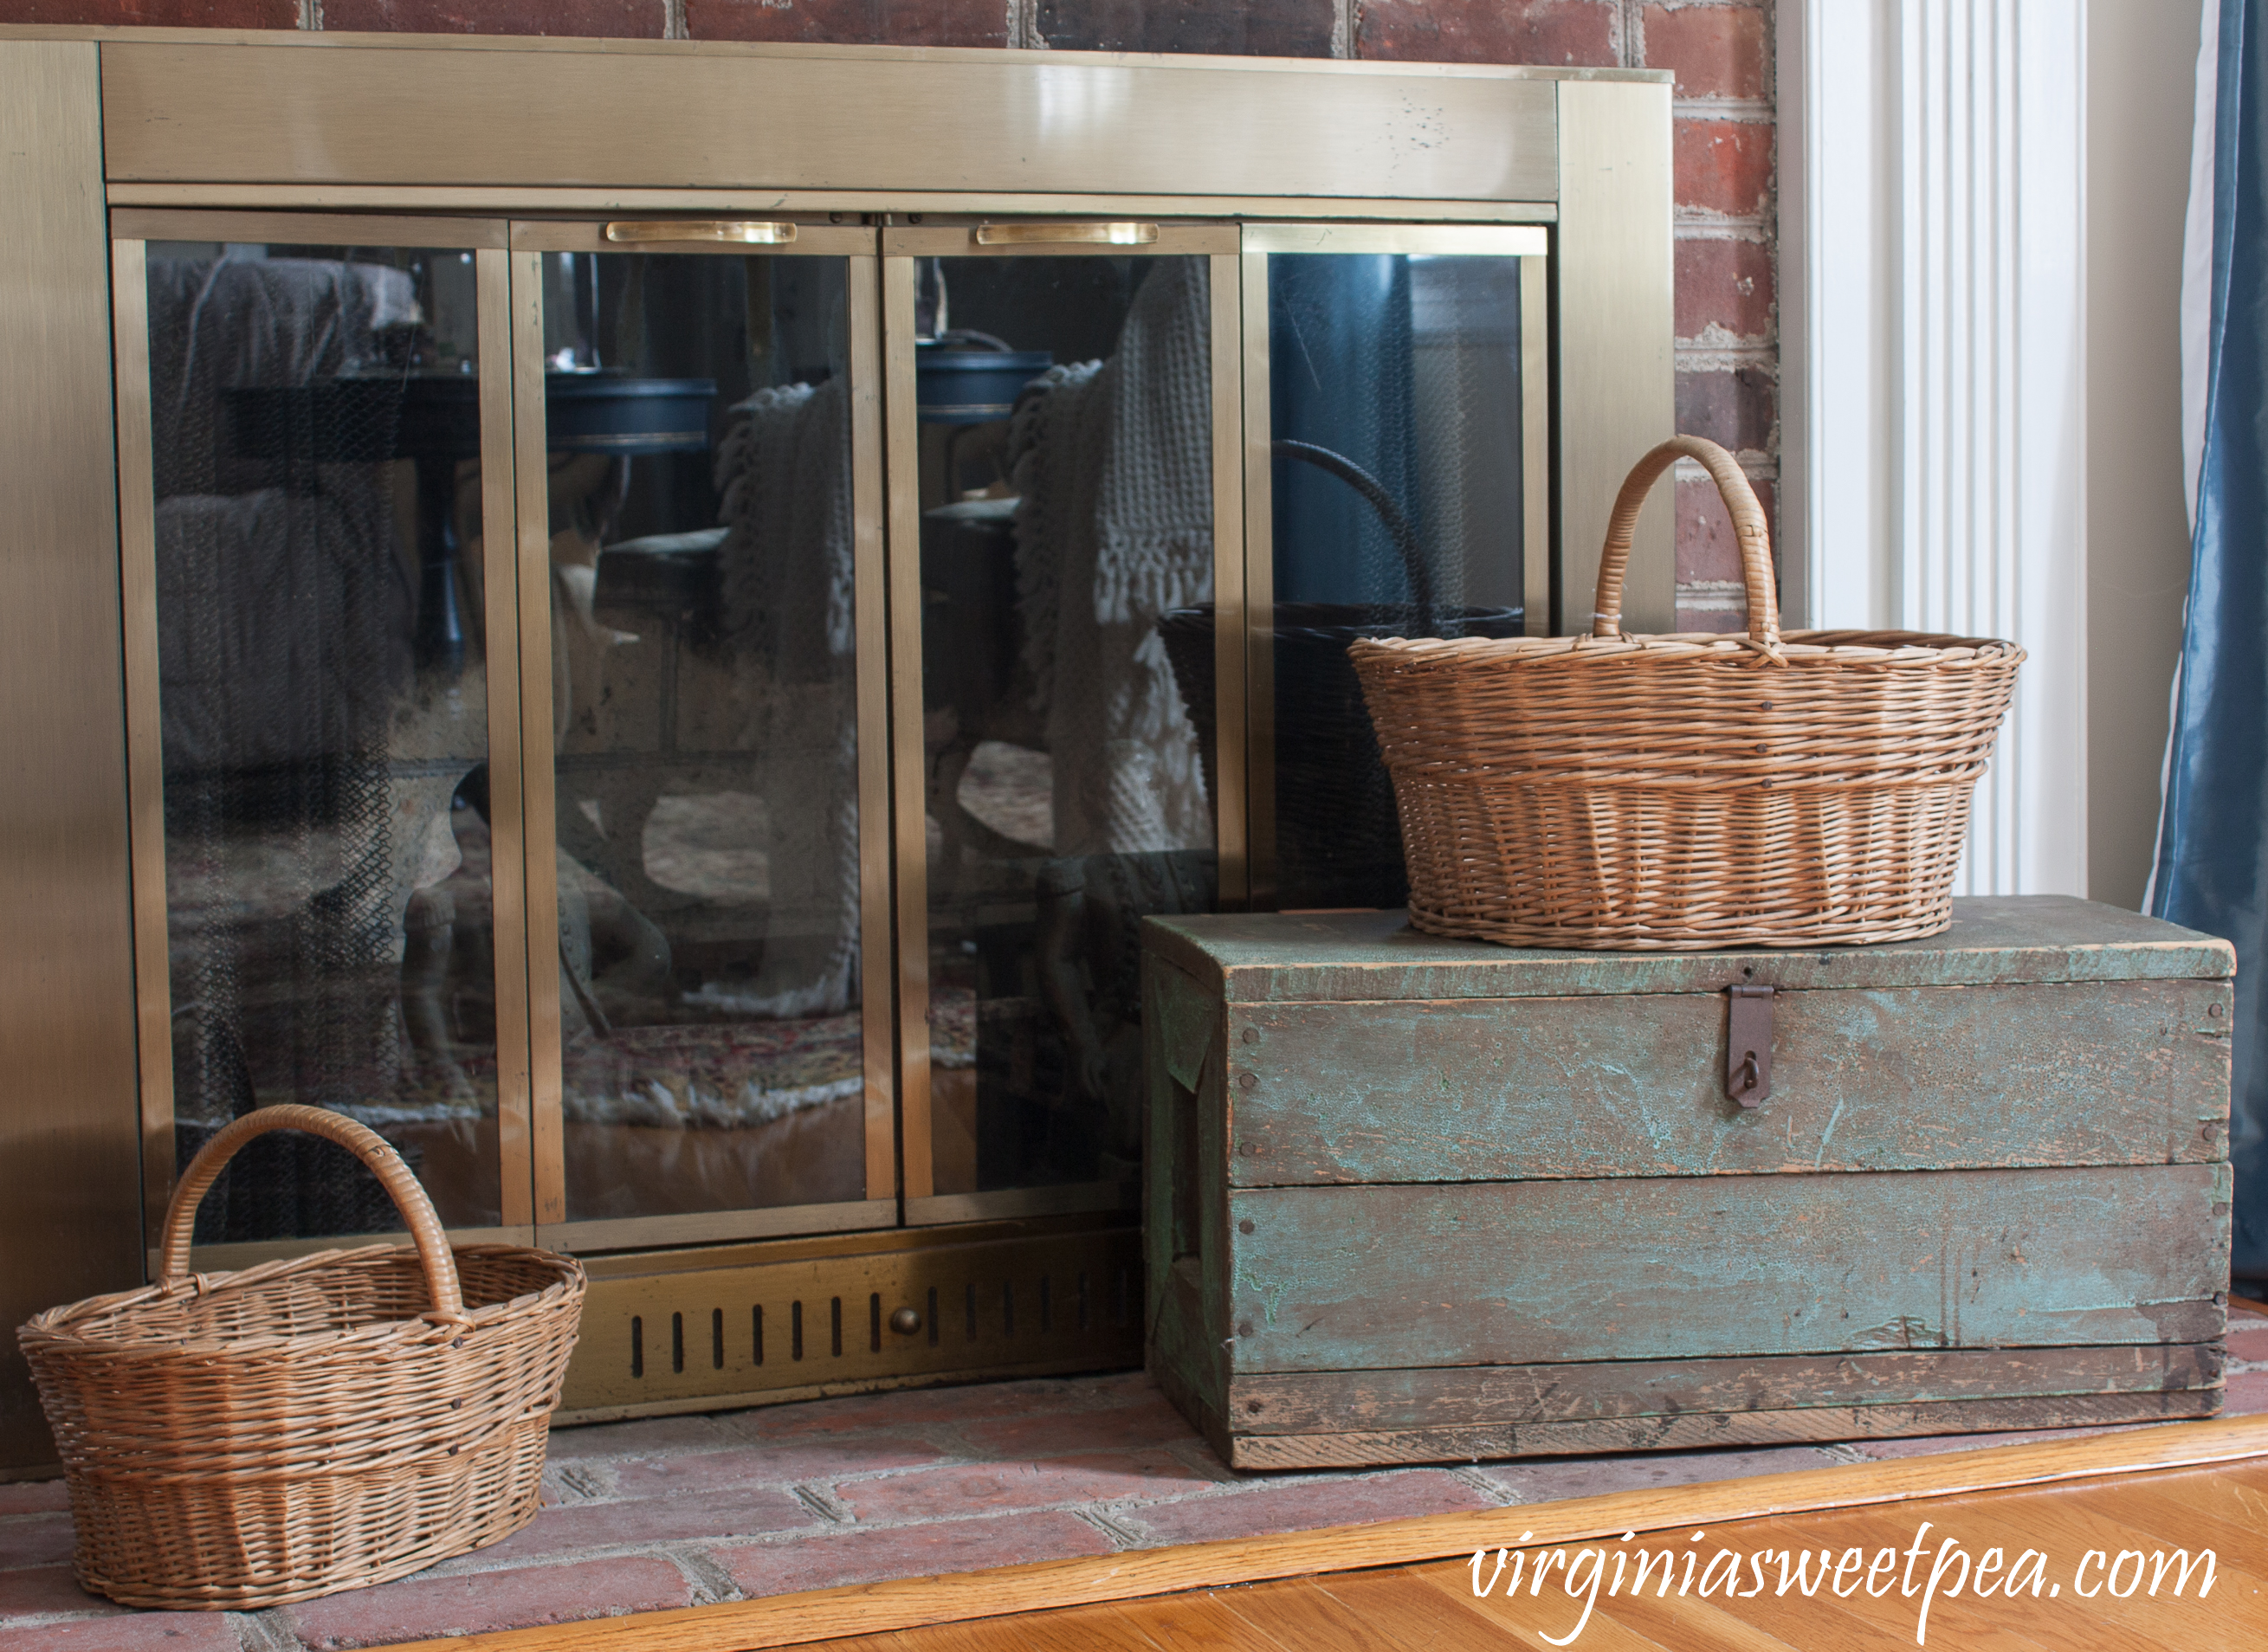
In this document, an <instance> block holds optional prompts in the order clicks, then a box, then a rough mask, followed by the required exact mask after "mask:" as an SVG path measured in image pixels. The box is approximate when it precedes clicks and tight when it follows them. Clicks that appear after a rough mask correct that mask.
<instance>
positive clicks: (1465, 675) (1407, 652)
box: [1350, 436, 2024, 951]
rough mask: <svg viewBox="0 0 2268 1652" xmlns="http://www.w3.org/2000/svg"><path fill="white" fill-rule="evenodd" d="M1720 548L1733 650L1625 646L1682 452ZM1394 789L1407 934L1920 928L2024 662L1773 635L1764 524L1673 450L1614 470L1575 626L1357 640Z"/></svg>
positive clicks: (1961, 651)
mask: <svg viewBox="0 0 2268 1652" xmlns="http://www.w3.org/2000/svg"><path fill="white" fill-rule="evenodd" d="M1681 455H1683V456H1688V457H1690V458H1693V459H1698V460H1700V462H1701V463H1702V464H1703V465H1704V466H1706V467H1707V469H1708V471H1709V474H1710V475H1711V476H1712V478H1714V479H1715V481H1716V483H1717V488H1718V490H1719V493H1721V494H1722V495H1723V496H1724V499H1725V503H1726V507H1727V510H1730V512H1731V513H1732V518H1733V525H1734V531H1735V532H1736V534H1737V536H1738V539H1739V541H1740V547H1741V567H1742V575H1743V576H1744V578H1745V580H1746V582H1747V586H1748V621H1749V628H1748V631H1747V633H1746V635H1738V636H1721V635H1700V634H1697V635H1671V636H1631V635H1626V634H1624V632H1623V630H1622V624H1621V621H1622V591H1623V575H1624V569H1626V568H1627V566H1628V565H1629V562H1630V550H1631V538H1632V536H1633V533H1634V532H1635V530H1636V527H1637V524H1638V510H1639V508H1640V507H1641V506H1642V505H1643V504H1644V503H1645V502H1646V494H1647V492H1648V491H1649V490H1650V489H1651V488H1652V487H1653V484H1654V482H1655V481H1657V480H1659V479H1660V477H1661V474H1662V473H1663V472H1665V471H1667V470H1668V468H1669V467H1670V466H1672V465H1673V464H1674V463H1675V461H1676V460H1677V459H1678V458H1679V457H1680V456H1681ZM1350 653H1351V656H1352V657H1353V660H1354V664H1355V670H1356V672H1358V673H1359V675H1360V677H1361V679H1362V685H1363V694H1364V697H1365V699H1366V701H1367V703H1368V705H1369V707H1370V713H1371V716H1372V719H1373V722H1374V723H1376V725H1377V729H1378V743H1379V746H1380V749H1381V751H1382V752H1383V753H1384V754H1385V757H1386V763H1387V767H1388V770H1389V771H1391V773H1392V774H1393V776H1394V789H1395V801H1396V803H1397V804H1398V805H1399V807H1400V811H1401V816H1402V841H1403V854H1404V855H1405V857H1406V859H1407V861H1408V863H1409V868H1410V921H1411V922H1412V923H1413V924H1414V925H1415V926H1416V927H1417V928H1418V929H1424V930H1427V931H1429V932H1431V933H1432V934H1435V935H1448V936H1475V937H1478V938H1481V939H1484V940H1490V941H1500V942H1504V943H1508V944H1512V945H1517V946H1553V947H1591V948H1600V949H1614V950H1646V949H1661V950H1687V951H1690V950H1697V949H1701V948H1705V947H1714V946H1730V945H1734V944H1740V945H1749V946H1815V945H1819V944H1821V943H1875V942H1883V941H1904V940H1911V939H1912V938H1914V937H1916V936H1925V935H1934V934H1937V933H1938V932H1939V931H1940V930H1942V929H1945V928H1946V927H1947V925H1948V924H1949V923H1950V922H1951V921H1952V907H1951V903H1950V899H1949V897H1950V892H1951V888H1952V884H1953V877H1954V872H1955V869H1956V867H1957V865H1958V863H1959V861H1960V858H1961V850H1962V841H1963V839H1964V838H1965V836H1966V834H1967V832H1968V826H1969V799H1970V792H1971V791H1972V790H1973V789H1975V787H1976V784H1977V777H1978V776H1979V775H1982V774H1983V773H1984V772H1985V762H1986V760H1988V759H1989V758H1990V757H1991V756H1992V742H1993V738H1994V737H1995V735H1996V734H1997V733H1998V731H1999V726H2000V720H2001V717H2002V716H2003V714H2004V713H2005V712H2006V711H2007V706H2008V696H2009V694H2011V692H2012V691H2013V690H2014V687H2015V680H2016V667H2017V666H2018V665H2019V664H2021V662H2022V660H2023V657H2024V653H2023V650H2021V649H2020V648H2018V647H2016V646H2015V645H2014V643H2011V642H1992V641H1990V640H1986V639H1983V638H1976V637H1957V636H1934V635H1923V634H1919V633H1915V632H1906V631H1792V632H1789V633H1788V634H1787V635H1786V636H1782V635H1780V630H1779V607H1778V601H1777V599H1776V598H1775V596H1774V592H1773V575H1772V562H1771V544H1770V542H1769V540H1767V538H1766V534H1765V529H1764V511H1763V510H1762V509H1761V508H1760V507H1759V506H1758V505H1757V503H1756V495H1755V494H1754V492H1753V491H1751V490H1750V488H1749V484H1748V481H1747V479H1746V478H1745V477H1743V476H1742V474H1741V470H1740V467H1739V466H1738V465H1737V464H1735V463H1734V460H1733V458H1732V456H1731V455H1730V454H1729V453H1727V452H1725V450H1724V449H1722V448H1720V447H1719V446H1717V445H1716V444H1714V443H1712V442H1705V441H1702V440H1701V439H1699V438H1698V437H1683V436H1681V437H1675V438H1673V439H1672V440H1670V441H1668V442H1665V443H1663V444H1661V446H1660V447H1657V448H1655V449H1654V450H1653V452H1651V453H1648V454H1647V455H1646V457H1645V458H1644V459H1640V460H1639V461H1638V466H1637V467H1636V468H1635V469H1634V470H1632V471H1631V474H1630V478H1629V480H1628V481H1625V482H1624V484H1623V489H1622V493H1621V495H1620V496H1618V497H1617V498H1616V501H1615V509H1614V514H1613V516H1612V518H1610V519H1609V526H1608V531H1607V543H1606V550H1605V554H1604V557H1603V559H1602V562H1601V563H1600V566H1599V589H1598V600H1597V604H1596V612H1595V613H1594V620H1593V625H1592V635H1589V636H1587V637H1519V638H1508V639H1505V640H1502V641H1484V640H1463V641H1456V642H1434V641H1404V640H1400V639H1394V640H1388V641H1384V642H1356V643H1355V644H1354V645H1353V646H1352V648H1351V650H1350Z"/></svg>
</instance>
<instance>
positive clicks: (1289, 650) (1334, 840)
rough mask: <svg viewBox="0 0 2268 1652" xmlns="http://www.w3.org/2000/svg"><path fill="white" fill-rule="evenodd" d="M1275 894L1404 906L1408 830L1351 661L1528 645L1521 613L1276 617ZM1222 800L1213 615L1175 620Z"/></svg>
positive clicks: (1192, 707) (1168, 625) (1192, 611)
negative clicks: (1498, 641) (1402, 650)
mask: <svg viewBox="0 0 2268 1652" xmlns="http://www.w3.org/2000/svg"><path fill="white" fill-rule="evenodd" d="M1275 621H1276V624H1275V631H1274V639H1275V648H1274V654H1275V679H1276V683H1275V687H1276V695H1275V699H1276V775H1275V780H1276V887H1277V892H1278V904H1279V905H1281V906H1285V907H1399V906H1402V905H1403V904H1405V903H1406V902H1407V901H1408V899H1409V898H1410V882H1409V875H1408V874H1407V872H1405V871H1404V870H1403V862H1402V826H1401V821H1400V819H1399V817H1398V816H1397V815H1396V814H1395V807H1394V783H1393V782H1392V780H1391V779H1390V778H1389V777H1388V775H1387V772H1386V764H1385V762H1384V760H1382V759H1381V757H1380V756H1379V753H1378V740H1377V738H1376V736H1375V735H1373V733H1372V731H1371V726H1370V712H1369V709H1367V708H1366V706H1365V705H1364V704H1363V699H1362V685H1361V683H1360V681H1359V679H1357V678H1356V676H1355V673H1354V665H1353V664H1352V662H1351V661H1350V660H1349V659H1348V658H1347V646H1348V644H1350V643H1351V642H1353V641H1354V640H1355V639H1356V638H1358V637H1386V636H1518V635H1521V629H1522V625H1523V615H1522V613H1521V610H1520V609H1518V608H1448V609H1442V608H1435V607H1432V606H1430V605H1429V606H1426V607H1425V608H1424V609H1422V610H1421V608H1420V607H1419V606H1418V605H1417V604H1415V603H1379V604H1371V605H1366V606H1356V605H1353V604H1342V603H1322V602H1292V603H1279V604H1278V605H1277V606H1276V610H1275ZM1158 635H1159V636H1160V639H1161V640H1162V641H1163V642H1164V643H1165V645H1166V657H1167V659H1168V660H1169V661H1170V662H1171V663H1172V664H1173V668H1174V681H1175V686H1178V687H1179V688H1180V690H1181V692H1182V704H1183V705H1184V706H1185V707H1187V708H1188V711H1189V722H1190V724H1191V726H1192V727H1193V728H1194V729H1195V731H1196V732H1197V745H1198V749H1199V750H1200V752H1201V753H1203V755H1204V772H1205V785H1206V788H1207V789H1208V790H1209V791H1210V792H1211V795H1212V796H1213V797H1219V796H1220V789H1219V781H1218V775H1217V753H1216V751H1215V745H1216V741H1215V738H1214V737H1215V731H1216V729H1217V727H1218V723H1217V721H1216V718H1215V716H1214V708H1215V697H1214V693H1213V609H1212V605H1211V604H1210V603H1207V604H1205V605H1204V606H1200V607H1195V608H1176V609H1175V610H1174V611H1173V612H1171V613H1167V615H1165V617H1164V618H1162V619H1161V620H1159V622H1158Z"/></svg>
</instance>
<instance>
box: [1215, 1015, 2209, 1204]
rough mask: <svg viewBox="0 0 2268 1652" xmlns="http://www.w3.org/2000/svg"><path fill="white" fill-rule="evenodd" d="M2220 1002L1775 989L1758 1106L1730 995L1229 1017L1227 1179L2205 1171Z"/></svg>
mask: <svg viewBox="0 0 2268 1652" xmlns="http://www.w3.org/2000/svg"><path fill="white" fill-rule="evenodd" d="M1175 973H1176V974H1178V973H1179V972H1175ZM2229 999H2230V991H2229V987H2228V983H2227V982H2225V981H2211V980H2204V981H2166V980H2142V981H2107V982H2088V983H2082V984H2073V985H2066V986H2053V987H2013V986H2012V987H1962V988H1943V987H1939V988H1904V989H1896V990H1888V989H1886V990H1875V991H1853V992H1782V993H1780V994H1778V995H1776V996H1775V998H1774V999H1773V1001H1772V1006H1771V1026H1772V1053H1771V1054H1772V1070H1771V1099H1770V1101H1768V1102H1767V1103H1766V1104H1765V1105H1763V1106H1760V1107H1756V1108H1743V1107H1742V1106H1741V1105H1739V1104H1738V1103H1736V1102H1734V1101H1733V1100H1731V1099H1730V1098H1727V1095H1726V1093H1725V1036H1726V1034H1725V1000H1724V998H1723V997H1722V996H1721V995H1717V994H1703V993H1681V994H1647V995H1633V996H1631V997H1629V998H1625V999H1623V1000H1621V1001H1620V1002H1617V1003H1616V1005H1615V1006H1614V1007H1613V1010H1612V1011H1611V1012H1610V1013H1602V1011H1601V1006H1600V1003H1599V1001H1598V1000H1597V999H1596V998H1522V999H1519V1000H1516V1001H1514V1002H1510V1003H1504V1002H1474V1001H1471V1000H1450V1001H1447V1002H1439V1001H1435V1002H1380V1003H1366V1004H1328V1005H1317V1004H1267V1005H1260V1006H1253V1007H1244V1006H1238V1007H1235V1008H1233V1010H1231V1012H1230V1015H1229V1048H1230V1050H1231V1051H1232V1052H1233V1054H1232V1058H1231V1060H1232V1065H1233V1069H1234V1072H1235V1075H1236V1076H1235V1079H1234V1081H1233V1083H1232V1085H1231V1087H1230V1090H1229V1102H1230V1106H1231V1107H1232V1109H1233V1113H1234V1119H1233V1145H1232V1148H1231V1152H1230V1157H1229V1175H1230V1177H1231V1178H1232V1179H1233V1181H1234V1182H1236V1183H1237V1184H1238V1185H1240V1186H1292V1185H1298V1184H1302V1183H1323V1182H1415V1181H1440V1182H1470V1181H1506V1180H1528V1179H1533V1178H1547V1177H1567V1176H1573V1177H1592V1176H1705V1175H1726V1174H1741V1175H1754V1174H1761V1173H1765V1172H1770V1171H1895V1170H1952V1169H1967V1168H1989V1167H1992V1166H1995V1165H2026V1164H2040V1165H2048V1164H2061V1165H2072V1164H2192V1163H2208V1162H2211V1161H2213V1160H2215V1159H2220V1158H2223V1157H2226V1156H2227V1155H2228V1131H2227V1113H2228V1106H2227V1100H2226V1097H2227V1091H2228V1024H2229V1016H2228V1010H2229ZM1951 1097H1970V1098H1985V1097H1990V1098H1991V1103H1990V1105H1973V1106H1957V1105H1948V1101H1947V1098H1951Z"/></svg>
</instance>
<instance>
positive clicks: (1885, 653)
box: [1348, 630, 2026, 669]
mask: <svg viewBox="0 0 2268 1652" xmlns="http://www.w3.org/2000/svg"><path fill="white" fill-rule="evenodd" d="M1823 639H1826V640H1823ZM1859 639H1873V640H1867V641H1861V640H1859ZM1348 652H1349V653H1350V654H1351V655H1352V656H1353V657H1354V658H1355V660H1356V661H1357V663H1358V664H1359V663H1361V662H1362V661H1364V660H1366V659H1367V660H1372V661H1375V662H1377V663H1380V664H1385V663H1387V662H1389V661H1391V662H1395V663H1407V664H1428V665H1431V664H1513V665H1543V664H1565V665H1594V664H1606V663H1608V662H1609V661H1616V662H1624V663H1632V664H1635V663H1641V662H1643V663H1648V664H1651V663H1657V662H1662V661H1667V660H1672V659H1676V660H1724V661H1727V662H1732V661H1739V662H1742V663H1743V664H1747V663H1753V664H1757V665H1760V666H1761V665H1765V664H1783V665H1798V664H1800V665H1806V666H1810V667H1814V668H1816V667H1820V666H1830V667H1831V666H1862V665H1863V666H1886V665H1887V666H1897V667H1903V668H1906V669H1928V668H1933V667H1940V668H1954V669H1964V668H1965V669H1977V668H1991V669H2006V668H2013V667H2014V666H2017V665H2021V664H2022V663H2023V662H2024V660H2025V658H2026V655H2025V652H2024V650H2023V649H2022V648H2021V647H2020V646H2018V645H2017V644H2016V643H2014V642H2008V641H2007V640H2005V639H2003V638H1999V637H1984V636H1955V635H1950V634H1948V633H1944V632H1934V631H1829V630H1813V631H1783V632H1782V633H1780V639H1779V645H1778V654H1777V656H1774V655H1772V654H1771V653H1768V652H1767V651H1766V650H1765V647H1764V644H1763V643H1761V642H1756V641H1755V640H1754V639H1753V638H1751V637H1750V636H1749V634H1748V633H1747V632H1744V631H1733V632H1724V631H1672V632H1661V633H1656V634H1648V635H1632V634H1631V633H1630V632H1627V631H1625V632H1623V633H1621V634H1620V635H1616V636H1505V637H1483V636H1472V637H1403V636H1391V637H1358V638H1356V639H1355V640H1354V641H1353V642H1351V643H1350V644H1349V645H1348Z"/></svg>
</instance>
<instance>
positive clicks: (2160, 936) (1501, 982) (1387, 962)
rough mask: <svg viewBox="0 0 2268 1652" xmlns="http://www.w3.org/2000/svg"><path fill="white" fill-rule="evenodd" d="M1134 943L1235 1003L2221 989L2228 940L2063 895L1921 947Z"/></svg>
mask: <svg viewBox="0 0 2268 1652" xmlns="http://www.w3.org/2000/svg"><path fill="white" fill-rule="evenodd" d="M1143 936H1144V941H1145V944H1146V945H1147V946H1148V947H1149V948H1150V949H1151V950H1152V951H1155V952H1157V953H1159V954H1160V955H1161V956H1162V957H1164V958H1168V959H1170V960H1171V961H1172V962H1174V963H1175V964H1177V965H1179V966H1181V967H1182V968H1183V969H1185V970H1187V971H1189V973H1191V974H1193V975H1196V976H1197V977H1198V979H1199V980H1203V981H1204V982H1205V983H1206V984H1207V985H1208V986H1213V987H1218V988H1219V989H1220V990H1221V992H1222V995H1223V996H1225V997H1226V998H1227V999H1228V1000H1229V1001H1230V1002H1237V1003H1268V1002H1308V1003H1312V1002H1336V1001H1358V1000H1366V999H1383V998H1395V999H1410V998H1523V997H1539V996H1551V997H1565V996H1580V995H1612V994H1621V993H1675V992H1708V993H1714V992H1722V991H1723V990H1724V989H1725V988H1727V987H1730V986H1734V985H1739V984H1743V983H1746V984H1753V985H1756V986H1770V987H1785V988H1800V989H1813V990H1816V989H1819V988H1837V987H1844V988H1881V987H1974V986H1984V985H1990V984H1994V983H2020V982H2038V983H2043V984H2044V983H2053V982H2058V981H2100V980H2199V979H2202V980H2225V979H2227V978H2228V977H2229V976H2232V975H2234V974H2235V973H2236V951H2235V948H2234V947H2232V946H2231V945H2230V944H2229V943H2228V942H2226V941H2222V940H2218V939H2216V938H2214V937H2213V936H2208V935H2200V934H2198V932H2197V931H2196V930H2194V929H2183V928H2182V927H2181V926H2180V925H2178V924H2173V923H2168V922H2166V921H2163V920H2162V919H2158V918H2150V917H2145V916H2144V915H2142V914H2139V913H2135V912H2128V911H2126V910H2125V909H2124V907H2106V906H2102V905H2101V904H2099V903H2098V902H2095V901H2091V900H2079V899H2073V898H2072V897H2070V896H2067V895H1993V896H1980V897H1977V898H1973V899H1956V900H1955V902H1954V903H1953V927H1952V928H1950V929H1948V930H1946V931H1945V933H1944V934H1942V935H1935V936H1930V937H1929V938H1928V939H1926V940H1921V941H1899V942H1895V943H1891V944H1889V945H1887V946H1857V947H1822V948H1819V949H1818V950H1816V951H1785V950H1780V949H1776V948H1761V947H1759V948H1752V949H1742V948H1739V947H1728V948H1726V949H1725V950H1723V951H1714V952H1580V951H1542V950H1538V949H1533V948H1526V947H1506V946H1497V945H1493V944H1491V943H1488V942H1485V941H1447V940H1442V939H1440V938H1438V937H1436V936H1429V935H1421V934H1419V933H1418V931H1417V930H1415V929H1411V928H1410V925H1409V919H1408V914H1405V913H1403V912H1400V911H1395V912H1348V913H1305V914H1302V913H1220V914H1210V915H1203V916H1194V917H1170V918H1151V919H1148V920H1145V922H1144V925H1143Z"/></svg>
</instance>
